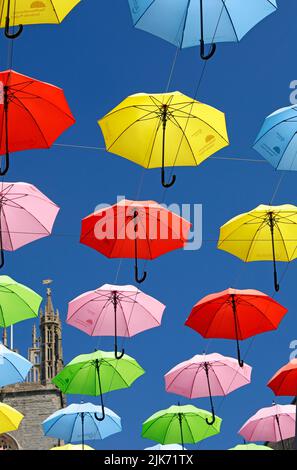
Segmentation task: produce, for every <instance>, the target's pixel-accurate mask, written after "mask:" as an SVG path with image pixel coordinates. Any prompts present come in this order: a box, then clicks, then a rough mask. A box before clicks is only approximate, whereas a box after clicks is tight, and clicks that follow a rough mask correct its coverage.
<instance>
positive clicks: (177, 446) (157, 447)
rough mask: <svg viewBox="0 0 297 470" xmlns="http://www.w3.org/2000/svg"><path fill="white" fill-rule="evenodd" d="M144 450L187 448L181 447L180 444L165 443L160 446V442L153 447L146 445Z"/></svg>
mask: <svg viewBox="0 0 297 470" xmlns="http://www.w3.org/2000/svg"><path fill="white" fill-rule="evenodd" d="M144 450H155V451H158V450H161V451H165V450H187V449H185V448H184V447H182V446H181V445H180V444H167V445H164V446H162V444H157V445H155V446H153V447H146V448H145V449H144Z"/></svg>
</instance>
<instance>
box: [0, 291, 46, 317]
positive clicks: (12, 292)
mask: <svg viewBox="0 0 297 470" xmlns="http://www.w3.org/2000/svg"><path fill="white" fill-rule="evenodd" d="M6 289H7V290H8V291H9V293H10V294H13V295H15V296H16V297H17V298H18V299H20V300H21V301H22V302H24V304H26V305H27V307H28V308H29V310H30V311H31V312H32V313H34V316H35V318H36V317H38V313H37V315H36V313H35V312H34V310H33V309H32V307H31V306H30V305H29V304H28V302H26V301H25V300H24V299H23V298H22V297H21V296H20V295H19V294H17V293H16V292H14V291H13V290H12V289H10V288H9V287H6ZM0 308H1V306H0ZM1 310H2V308H1Z"/></svg>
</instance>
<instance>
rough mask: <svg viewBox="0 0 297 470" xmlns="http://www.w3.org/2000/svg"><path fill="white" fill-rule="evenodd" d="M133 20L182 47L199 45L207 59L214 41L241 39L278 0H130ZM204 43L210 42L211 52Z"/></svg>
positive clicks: (212, 49)
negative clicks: (207, 51)
mask: <svg viewBox="0 0 297 470" xmlns="http://www.w3.org/2000/svg"><path fill="white" fill-rule="evenodd" d="M129 4H130V9H131V13H132V18H133V23H134V26H136V27H137V28H139V29H142V30H144V31H147V32H149V33H152V34H154V35H155V36H159V37H160V38H162V39H165V40H166V41H169V42H171V43H172V44H174V45H175V46H178V47H180V48H184V47H192V46H198V45H199V44H200V55H201V58H202V59H204V60H208V59H210V58H211V57H212V56H213V54H214V53H215V50H216V45H215V44H214V43H215V42H238V41H240V40H241V39H242V38H243V36H245V34H246V33H247V32H248V31H250V29H252V28H253V27H254V26H255V25H256V24H257V23H259V22H260V21H261V20H263V18H265V17H266V16H268V15H270V13H273V12H274V11H275V10H276V8H277V3H276V0H129ZM205 44H211V49H210V52H209V53H208V54H206V53H205Z"/></svg>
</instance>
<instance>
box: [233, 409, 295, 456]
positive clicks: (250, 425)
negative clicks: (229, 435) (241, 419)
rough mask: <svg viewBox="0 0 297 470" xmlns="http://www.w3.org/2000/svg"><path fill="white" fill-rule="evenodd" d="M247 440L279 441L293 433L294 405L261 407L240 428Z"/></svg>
mask: <svg viewBox="0 0 297 470" xmlns="http://www.w3.org/2000/svg"><path fill="white" fill-rule="evenodd" d="M239 434H241V436H243V437H244V439H246V440H247V441H269V442H279V441H281V442H282V444H283V448H285V447H284V439H289V438H290V437H293V436H294V435H295V406H294V405H273V406H271V407H269V408H262V409H261V410H259V411H258V412H257V413H256V414H255V415H254V416H252V417H251V418H250V419H249V420H248V421H247V422H246V423H245V424H244V425H243V426H242V428H241V429H240V431H239Z"/></svg>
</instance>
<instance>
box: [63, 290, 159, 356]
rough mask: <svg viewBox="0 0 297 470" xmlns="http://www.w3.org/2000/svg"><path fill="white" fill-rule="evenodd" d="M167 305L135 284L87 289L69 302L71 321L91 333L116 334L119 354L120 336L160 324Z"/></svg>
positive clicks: (129, 334) (69, 322) (116, 348)
mask: <svg viewBox="0 0 297 470" xmlns="http://www.w3.org/2000/svg"><path fill="white" fill-rule="evenodd" d="M164 309H165V305H163V304H162V303H161V302H159V301H158V300H156V299H154V298H153V297H150V296H149V295H147V294H144V293H143V292H142V291H141V290H139V289H137V288H136V287H134V286H113V285H111V284H104V286H102V287H100V288H99V289H96V290H93V291H90V292H86V293H85V294H82V295H80V296H79V297H76V298H75V299H74V300H72V301H71V302H70V303H69V306H68V315H67V323H68V324H69V325H72V326H75V327H76V328H78V329H79V330H82V331H84V332H85V333H87V334H88V335H90V336H114V339H115V357H116V359H121V358H122V357H123V355H124V350H122V352H121V353H120V355H118V345H117V337H118V336H125V337H131V336H134V335H137V334H138V333H140V332H142V331H145V330H148V329H150V328H155V327H156V326H160V324H161V320H162V315H163V312H164Z"/></svg>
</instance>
